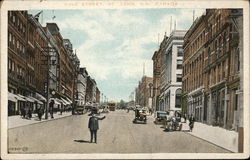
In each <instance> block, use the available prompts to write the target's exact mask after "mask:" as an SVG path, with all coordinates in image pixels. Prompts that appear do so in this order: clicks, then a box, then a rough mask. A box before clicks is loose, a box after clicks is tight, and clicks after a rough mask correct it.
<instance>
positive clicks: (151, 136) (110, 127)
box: [8, 110, 228, 153]
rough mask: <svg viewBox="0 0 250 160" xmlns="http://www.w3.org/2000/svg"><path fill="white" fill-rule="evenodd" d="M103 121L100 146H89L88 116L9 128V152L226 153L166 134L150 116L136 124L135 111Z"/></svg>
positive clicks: (190, 138)
mask: <svg viewBox="0 0 250 160" xmlns="http://www.w3.org/2000/svg"><path fill="white" fill-rule="evenodd" d="M103 115H106V119H104V120H102V121H100V123H99V125H100V130H99V131H98V139H97V144H95V143H89V139H90V133H89V130H88V128H87V125H88V118H89V117H88V116H87V114H85V115H75V116H69V117H65V118H61V119H56V120H53V121H48V122H44V123H37V124H32V125H26V126H23V127H18V128H13V129H9V141H8V142H9V148H10V150H9V151H10V153H17V152H20V153H24V152H25V153H208V152H212V153H226V152H228V151H227V150H224V149H222V148H220V147H218V146H215V145H213V144H211V143H209V142H206V141H204V140H201V139H199V138H196V137H194V136H192V135H190V134H189V133H187V132H164V131H163V129H162V128H160V127H161V126H159V125H155V124H154V123H153V116H148V123H147V124H133V123H132V120H133V118H134V112H133V111H130V112H129V113H126V111H122V110H120V111H119V110H118V111H115V112H110V113H108V114H102V115H101V116H103Z"/></svg>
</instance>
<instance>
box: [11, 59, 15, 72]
mask: <svg viewBox="0 0 250 160" xmlns="http://www.w3.org/2000/svg"><path fill="white" fill-rule="evenodd" d="M11 71H13V72H14V71H15V62H13V61H12V67H11Z"/></svg>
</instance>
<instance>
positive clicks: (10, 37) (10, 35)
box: [9, 33, 12, 42]
mask: <svg viewBox="0 0 250 160" xmlns="http://www.w3.org/2000/svg"><path fill="white" fill-rule="evenodd" d="M11 39H12V34H11V33H9V42H11Z"/></svg>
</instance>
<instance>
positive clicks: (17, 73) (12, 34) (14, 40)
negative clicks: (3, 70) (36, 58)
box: [8, 11, 34, 115]
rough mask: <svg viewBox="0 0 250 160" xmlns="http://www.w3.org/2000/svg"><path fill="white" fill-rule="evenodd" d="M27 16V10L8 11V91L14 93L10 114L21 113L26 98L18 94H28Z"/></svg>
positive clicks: (10, 102) (10, 104) (9, 109)
mask: <svg viewBox="0 0 250 160" xmlns="http://www.w3.org/2000/svg"><path fill="white" fill-rule="evenodd" d="M27 16H28V13H27V11H9V12H8V91H9V92H10V93H11V95H12V94H13V95H12V96H9V99H8V100H9V101H8V115H12V114H19V112H20V108H21V107H24V105H25V102H26V100H25V99H22V98H19V96H18V94H19V95H27V94H28V91H27V88H26V84H27V81H28V79H27V77H26V74H27V65H26V50H27V23H28V22H27ZM33 84H34V83H33ZM10 97H12V98H10ZM14 97H16V98H18V100H17V99H16V98H14ZM11 99H12V100H11Z"/></svg>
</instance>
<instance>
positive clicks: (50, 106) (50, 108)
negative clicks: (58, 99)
mask: <svg viewBox="0 0 250 160" xmlns="http://www.w3.org/2000/svg"><path fill="white" fill-rule="evenodd" d="M54 103H55V102H54V100H51V101H50V103H49V112H50V116H51V118H52V119H53V118H54V116H53V112H54Z"/></svg>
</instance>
